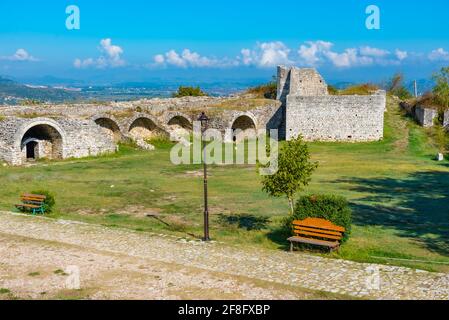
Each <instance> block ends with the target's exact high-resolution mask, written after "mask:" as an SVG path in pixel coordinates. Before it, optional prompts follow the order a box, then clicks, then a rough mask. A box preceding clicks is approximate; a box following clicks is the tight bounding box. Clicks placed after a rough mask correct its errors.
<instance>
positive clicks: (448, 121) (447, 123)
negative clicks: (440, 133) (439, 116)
mask: <svg viewBox="0 0 449 320" xmlns="http://www.w3.org/2000/svg"><path fill="white" fill-rule="evenodd" d="M443 126H444V127H445V128H446V129H447V130H449V110H446V111H445V112H444V120H443Z"/></svg>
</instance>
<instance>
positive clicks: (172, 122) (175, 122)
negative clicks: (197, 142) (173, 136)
mask: <svg viewBox="0 0 449 320" xmlns="http://www.w3.org/2000/svg"><path fill="white" fill-rule="evenodd" d="M167 120H168V121H167V125H168V126H169V127H171V126H178V127H181V128H184V129H186V130H189V131H192V130H193V123H192V121H191V120H190V118H189V117H188V116H187V115H185V114H182V113H174V114H173V113H172V114H170V115H169V116H168V117H167Z"/></svg>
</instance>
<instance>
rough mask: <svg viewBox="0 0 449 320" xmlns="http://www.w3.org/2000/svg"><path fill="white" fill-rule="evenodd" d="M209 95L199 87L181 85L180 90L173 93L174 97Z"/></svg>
mask: <svg viewBox="0 0 449 320" xmlns="http://www.w3.org/2000/svg"><path fill="white" fill-rule="evenodd" d="M204 96H207V93H205V92H204V91H202V90H201V88H200V87H199V86H198V87H184V86H180V87H179V88H178V91H177V92H175V93H174V94H173V98H181V97H204Z"/></svg>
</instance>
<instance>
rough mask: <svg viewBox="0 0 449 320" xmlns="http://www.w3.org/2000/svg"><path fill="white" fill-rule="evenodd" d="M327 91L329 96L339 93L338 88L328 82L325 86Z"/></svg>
mask: <svg viewBox="0 0 449 320" xmlns="http://www.w3.org/2000/svg"><path fill="white" fill-rule="evenodd" d="M327 92H328V93H329V94H330V95H331V96H336V95H338V93H339V91H338V89H337V88H336V87H334V86H333V85H330V84H329V85H328V86H327Z"/></svg>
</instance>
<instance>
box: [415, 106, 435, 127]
mask: <svg viewBox="0 0 449 320" xmlns="http://www.w3.org/2000/svg"><path fill="white" fill-rule="evenodd" d="M436 117H438V112H437V111H436V110H435V109H430V108H425V107H422V106H417V107H416V108H415V118H416V121H418V123H419V124H420V125H421V126H423V127H425V128H428V127H433V125H434V120H435V118H436Z"/></svg>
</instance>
